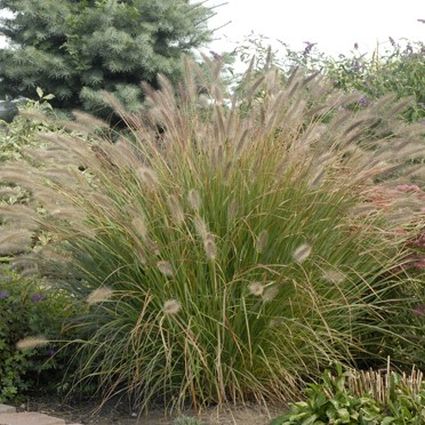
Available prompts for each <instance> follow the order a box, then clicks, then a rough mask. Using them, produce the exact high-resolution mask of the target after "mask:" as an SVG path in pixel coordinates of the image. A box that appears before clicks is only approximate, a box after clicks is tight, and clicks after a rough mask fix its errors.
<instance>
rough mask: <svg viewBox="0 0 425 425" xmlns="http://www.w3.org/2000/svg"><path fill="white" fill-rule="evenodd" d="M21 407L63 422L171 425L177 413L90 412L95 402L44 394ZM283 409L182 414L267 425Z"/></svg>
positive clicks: (206, 424)
mask: <svg viewBox="0 0 425 425" xmlns="http://www.w3.org/2000/svg"><path fill="white" fill-rule="evenodd" d="M21 408H23V409H25V410H29V411H37V412H40V413H45V414H48V415H51V416H56V417H58V418H62V419H64V420H65V421H66V422H67V423H75V422H78V423H81V424H83V425H173V421H174V419H175V418H176V417H177V416H179V415H176V416H164V415H163V414H162V412H160V411H159V410H158V411H152V412H150V413H149V415H143V416H141V417H140V418H137V415H136V414H135V413H133V414H131V413H130V412H129V411H128V410H127V409H126V408H125V407H124V406H121V405H120V406H116V405H107V406H105V407H104V408H103V409H102V411H101V412H99V413H94V412H95V410H96V404H95V403H93V402H79V403H72V404H70V403H64V402H60V401H59V400H52V399H51V398H49V399H46V398H45V397H40V398H38V397H32V398H31V399H29V400H28V401H27V403H26V404H24V405H22V406H21ZM282 411H284V407H282V406H281V407H268V408H265V407H262V406H255V405H250V406H243V407H242V406H241V407H235V406H231V407H227V408H224V409H221V410H220V411H218V410H217V409H215V408H214V409H208V410H206V411H204V412H203V413H202V414H201V415H199V416H198V415H197V414H196V413H195V412H193V411H187V412H183V413H182V414H184V415H186V416H195V417H197V418H198V419H199V420H201V421H202V423H203V425H268V424H269V423H270V420H271V418H273V417H275V416H277V415H279V414H281V413H282Z"/></svg>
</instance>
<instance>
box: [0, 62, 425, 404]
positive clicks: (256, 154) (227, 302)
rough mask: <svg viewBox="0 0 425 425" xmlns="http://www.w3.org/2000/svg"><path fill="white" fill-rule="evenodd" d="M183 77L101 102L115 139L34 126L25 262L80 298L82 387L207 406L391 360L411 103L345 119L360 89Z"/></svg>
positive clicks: (86, 124) (267, 396)
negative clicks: (401, 116)
mask: <svg viewBox="0 0 425 425" xmlns="http://www.w3.org/2000/svg"><path fill="white" fill-rule="evenodd" d="M185 67H186V73H185V78H184V81H183V82H182V83H181V84H180V86H179V87H178V89H177V90H174V89H173V88H172V87H171V85H170V83H169V82H168V81H167V80H166V79H165V78H162V77H160V78H159V81H160V85H161V89H160V90H159V91H154V90H153V89H151V88H149V87H145V90H146V95H147V100H148V105H149V106H148V107H147V109H146V111H144V114H143V115H134V114H133V115H129V114H126V113H125V112H124V108H122V106H121V105H120V104H119V102H118V101H117V100H116V99H114V98H113V97H112V96H110V95H108V94H106V93H105V94H104V95H105V99H107V100H108V102H109V103H110V104H111V105H112V106H113V107H114V108H115V109H116V111H117V112H118V113H120V114H121V115H122V119H123V120H124V121H125V122H126V123H127V124H128V128H129V131H128V133H127V136H121V138H120V139H119V140H118V141H117V142H116V143H111V142H110V141H109V140H108V139H107V138H102V137H96V136H95V135H92V136H91V137H90V140H91V141H90V142H87V138H84V137H83V138H80V137H77V136H75V135H67V134H65V133H64V134H57V133H52V134H46V135H45V140H46V141H48V142H50V147H49V148H48V149H47V150H46V151H45V157H44V159H43V161H44V162H43V163H44V172H43V168H38V169H37V170H36V171H34V170H33V171H31V170H30V169H29V168H26V169H25V171H24V172H23V173H22V174H21V175H20V180H21V184H24V185H25V180H26V181H27V183H26V185H27V186H28V187H30V188H31V191H32V194H33V197H34V199H35V200H37V199H38V205H39V208H38V213H39V215H38V220H39V221H40V220H41V224H42V231H43V232H44V233H43V234H44V235H45V234H48V235H49V240H50V241H51V242H52V243H49V244H46V246H44V247H42V248H41V249H40V250H38V252H36V253H34V254H33V255H34V258H32V259H31V258H29V259H28V261H36V262H37V265H38V267H39V269H40V271H41V272H42V273H43V274H45V275H47V276H48V277H50V279H51V281H52V282H54V284H55V285H59V282H62V284H63V285H64V286H66V287H67V288H68V289H69V290H71V292H72V294H74V296H75V297H78V299H79V300H81V301H82V302H83V303H85V307H84V309H83V313H82V314H81V315H79V316H78V317H77V318H76V321H75V322H74V327H75V328H76V329H78V331H79V332H80V335H81V338H80V339H79V340H77V341H75V343H76V344H77V346H78V349H77V354H76V356H75V358H76V360H77V361H78V362H79V372H80V374H79V377H80V378H81V380H83V381H84V380H95V381H96V382H98V383H99V388H100V391H101V392H102V395H103V396H104V397H106V398H109V397H112V396H114V395H116V394H127V395H129V397H130V398H131V400H132V402H133V403H134V405H136V406H138V407H142V408H143V407H149V406H150V405H151V403H152V402H156V401H162V402H164V403H165V406H167V407H178V406H183V405H185V404H186V403H187V402H190V403H191V404H192V405H194V406H195V407H202V406H205V405H207V404H211V403H218V404H222V403H225V402H228V401H234V402H240V401H242V402H243V401H247V400H252V399H256V400H258V401H265V400H268V401H270V400H271V401H278V400H287V399H288V398H293V397H295V396H297V394H299V390H300V388H301V387H302V385H303V382H304V381H305V380H306V379H310V378H313V377H315V376H318V375H319V374H320V372H321V370H323V368H324V367H325V366H326V365H328V364H329V362H330V361H338V362H343V363H350V364H353V363H355V362H361V361H365V359H371V358H372V359H378V358H379V357H381V356H383V357H385V355H386V353H385V352H383V351H385V347H383V346H382V344H381V343H382V340H383V339H384V337H385V336H388V335H391V329H390V328H388V327H386V323H387V322H386V319H387V317H388V316H391V317H394V315H395V314H397V311H398V309H402V308H406V306H408V305H409V303H410V302H411V301H412V299H411V298H412V296H411V295H409V298H408V299H402V298H401V297H402V289H403V288H405V287H406V286H407V285H410V286H409V288H411V287H413V283H411V284H408V283H406V281H403V278H404V277H406V275H405V272H404V271H403V268H402V267H401V265H402V264H403V263H404V262H405V261H406V260H405V258H406V248H405V244H404V242H405V240H406V239H407V238H408V235H409V229H404V231H405V235H404V236H400V232H399V230H400V227H399V226H400V215H401V216H402V219H403V222H405V221H406V220H410V219H412V220H416V221H418V220H419V218H417V215H416V212H417V210H418V208H419V206H418V205H417V204H416V203H415V202H413V200H411V199H410V200H409V202H408V203H406V200H405V197H406V196H408V194H406V193H402V192H400V193H398V194H394V193H393V192H388V187H389V186H390V185H391V184H393V181H392V179H393V177H394V176H397V178H398V179H400V178H401V179H402V178H403V177H404V176H405V175H406V174H407V173H408V172H410V173H413V172H415V173H419V172H420V171H421V170H420V169H419V168H415V169H413V168H412V166H411V165H409V164H411V162H408V161H406V160H407V159H412V158H414V157H415V155H417V154H418V152H419V153H421V152H422V147H421V146H420V144H418V143H417V140H418V138H419V137H420V130H419V129H418V128H415V127H411V126H408V125H407V124H406V123H404V122H401V121H398V120H397V119H395V118H394V117H395V114H396V113H397V112H398V111H399V110H400V109H403V108H404V107H405V104H404V103H403V102H401V103H400V102H396V101H395V100H394V98H392V97H387V98H385V99H382V100H380V101H377V102H376V103H375V104H371V105H369V106H368V107H367V108H363V109H361V110H359V111H357V112H353V108H352V105H353V103H355V102H357V101H358V96H357V95H344V94H342V93H341V92H338V91H335V90H334V89H333V88H332V87H331V86H330V85H328V84H327V83H326V82H325V81H324V80H323V79H321V78H319V77H316V78H312V77H305V76H304V75H302V74H300V73H295V74H293V75H292V77H291V79H290V80H289V81H288V82H287V83H283V82H282V81H283V78H281V75H280V74H279V72H278V71H277V70H275V69H269V70H266V71H265V72H264V73H263V75H261V76H260V77H259V78H257V77H256V78H255V79H254V78H253V77H252V76H251V74H250V72H249V71H248V73H247V75H246V76H245V80H244V85H243V90H241V91H240V93H239V94H238V95H235V96H234V97H233V98H230V97H229V96H228V95H227V94H226V93H225V92H223V91H222V89H221V84H220V79H219V76H220V64H219V63H211V64H210V65H209V67H207V69H206V70H205V68H204V69H203V70H201V69H200V68H198V67H197V66H195V65H194V64H192V63H186V65H185ZM76 116H77V121H76V122H75V123H73V127H74V128H76V127H78V126H79V128H80V129H81V130H84V129H86V130H90V128H93V129H97V128H99V126H100V125H101V122H100V121H99V120H95V119H92V118H90V117H88V116H87V115H85V114H81V113H79V114H76ZM95 132H96V131H95ZM64 158H65V159H66V165H65V162H64ZM32 159H33V160H34V157H32ZM5 170H6V171H5ZM395 170H397V173H395V172H394V171H395ZM12 171H13V165H9V168H7V167H6V168H3V170H2V171H1V172H0V173H6V172H9V176H12V175H13V173H12ZM11 173H12V174H11ZM3 175H5V174H3ZM378 181H380V182H381V183H379V186H376V184H377V182H378ZM387 193H390V195H387ZM401 205H403V206H404V207H403V208H404V209H403V210H401ZM41 207H42V208H41ZM40 208H41V215H40ZM35 236H37V235H35ZM404 280H405V279H404ZM412 292H413V290H412Z"/></svg>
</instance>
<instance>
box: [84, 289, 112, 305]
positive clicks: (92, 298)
mask: <svg viewBox="0 0 425 425" xmlns="http://www.w3.org/2000/svg"><path fill="white" fill-rule="evenodd" d="M113 293H114V291H113V290H112V289H110V288H107V287H106V286H103V287H101V288H97V289H95V290H94V291H93V292H91V293H90V295H89V296H88V297H87V299H86V302H87V304H89V305H93V304H99V303H101V302H103V301H106V300H109V299H110V298H111V297H112V295H113Z"/></svg>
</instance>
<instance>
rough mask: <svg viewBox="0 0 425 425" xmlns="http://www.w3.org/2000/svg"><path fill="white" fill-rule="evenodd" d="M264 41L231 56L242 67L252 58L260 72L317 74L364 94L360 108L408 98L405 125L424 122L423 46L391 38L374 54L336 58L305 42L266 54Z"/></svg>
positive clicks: (357, 53)
mask: <svg viewBox="0 0 425 425" xmlns="http://www.w3.org/2000/svg"><path fill="white" fill-rule="evenodd" d="M267 43H268V40H267V39H265V38H264V37H261V36H254V35H252V36H250V37H249V38H248V39H247V40H246V41H245V42H244V43H242V44H241V45H240V46H239V47H238V48H237V49H236V54H237V55H238V56H239V57H240V58H241V59H242V60H243V61H245V62H247V61H248V60H250V58H251V55H252V54H253V53H255V54H256V57H257V60H256V62H255V65H256V66H257V67H259V68H261V67H263V66H264V65H265V64H266V63H267V60H270V61H271V63H273V64H274V65H276V66H278V67H279V68H281V69H282V70H284V71H285V72H290V70H292V69H293V68H294V67H301V68H302V69H305V70H307V71H308V72H315V71H317V72H320V73H321V74H323V75H325V76H327V77H328V78H329V79H330V80H331V81H332V82H333V84H334V85H335V87H337V88H341V89H343V90H345V91H348V92H350V91H352V90H357V91H360V92H361V93H363V95H364V96H363V98H362V100H361V105H363V106H364V105H366V104H367V103H369V102H371V101H374V100H376V99H378V98H380V97H382V96H385V95H389V94H394V95H395V96H396V98H397V99H401V98H406V97H410V98H411V103H410V106H409V108H407V109H406V110H405V111H404V117H405V118H406V119H407V120H408V121H411V122H413V121H419V120H422V119H424V118H425V91H424V89H423V88H424V85H425V44H424V43H423V42H413V41H410V42H406V41H403V40H399V41H395V40H393V39H392V38H391V37H390V40H389V42H388V43H383V44H381V45H380V46H378V47H377V48H376V50H375V51H374V52H362V51H361V50H360V49H359V47H358V46H355V48H354V49H353V50H352V51H351V52H350V53H347V54H340V55H338V56H337V57H334V56H330V55H327V54H325V53H324V52H322V51H321V50H320V48H319V47H318V46H317V45H316V43H309V42H306V46H305V48H304V49H302V50H294V49H292V48H291V47H290V46H289V45H287V44H285V43H281V45H282V47H283V52H282V51H281V50H279V51H278V50H277V49H275V50H269V47H268V44H267Z"/></svg>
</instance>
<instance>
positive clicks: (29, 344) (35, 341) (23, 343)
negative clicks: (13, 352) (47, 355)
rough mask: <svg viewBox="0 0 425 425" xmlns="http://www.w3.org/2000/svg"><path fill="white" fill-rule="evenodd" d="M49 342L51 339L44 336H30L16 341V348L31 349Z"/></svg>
mask: <svg viewBox="0 0 425 425" xmlns="http://www.w3.org/2000/svg"><path fill="white" fill-rule="evenodd" d="M48 343H49V340H48V339H47V338H45V337H44V336H28V337H26V338H23V339H21V340H20V341H18V342H17V343H16V348H17V349H18V350H30V349H32V348H37V347H42V346H43V345H47V344H48Z"/></svg>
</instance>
